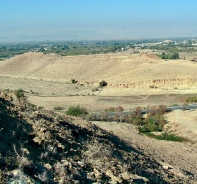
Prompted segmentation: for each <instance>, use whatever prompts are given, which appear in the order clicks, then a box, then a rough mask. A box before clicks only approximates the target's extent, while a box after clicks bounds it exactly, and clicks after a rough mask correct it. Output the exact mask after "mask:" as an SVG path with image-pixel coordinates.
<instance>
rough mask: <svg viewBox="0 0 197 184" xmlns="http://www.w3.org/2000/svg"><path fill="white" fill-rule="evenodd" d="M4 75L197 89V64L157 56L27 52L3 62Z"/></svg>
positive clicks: (121, 85) (2, 71) (136, 86)
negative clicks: (63, 55)
mask: <svg viewBox="0 0 197 184" xmlns="http://www.w3.org/2000/svg"><path fill="white" fill-rule="evenodd" d="M0 70H1V76H11V77H19V78H29V79H39V80H40V79H42V80H48V81H64V82H65V81H70V80H71V79H75V80H77V81H79V83H86V84H90V85H95V84H96V83H98V82H99V81H101V80H105V81H107V82H108V84H109V86H110V87H111V88H116V87H118V88H120V87H122V88H130V89H135V88H136V89H138V88H139V89H150V88H159V89H175V88H178V89H188V88H193V89H194V88H196V80H197V77H196V70H197V65H196V64H195V63H192V62H190V61H186V60H169V61H166V60H161V59H158V58H157V57H155V56H154V55H153V54H137V55H136V54H122V55H120V54H100V55H88V56H85V55H81V56H65V57H61V56H57V55H54V54H50V55H43V54H42V53H33V52H29V53H25V54H23V55H20V56H16V57H14V58H11V59H8V60H5V61H3V62H1V63H0Z"/></svg>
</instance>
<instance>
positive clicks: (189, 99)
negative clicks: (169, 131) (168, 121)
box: [186, 96, 197, 103]
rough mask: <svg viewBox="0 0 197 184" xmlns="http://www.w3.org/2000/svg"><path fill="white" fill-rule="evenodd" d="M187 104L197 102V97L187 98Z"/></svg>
mask: <svg viewBox="0 0 197 184" xmlns="http://www.w3.org/2000/svg"><path fill="white" fill-rule="evenodd" d="M186 102H191V103H192V102H197V96H191V97H187V98H186Z"/></svg>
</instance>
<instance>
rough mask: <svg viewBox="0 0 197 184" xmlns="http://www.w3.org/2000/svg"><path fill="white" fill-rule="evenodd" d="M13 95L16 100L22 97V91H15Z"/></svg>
mask: <svg viewBox="0 0 197 184" xmlns="http://www.w3.org/2000/svg"><path fill="white" fill-rule="evenodd" d="M14 94H15V95H16V97H17V98H21V97H24V90H23V89H18V90H15V91H14Z"/></svg>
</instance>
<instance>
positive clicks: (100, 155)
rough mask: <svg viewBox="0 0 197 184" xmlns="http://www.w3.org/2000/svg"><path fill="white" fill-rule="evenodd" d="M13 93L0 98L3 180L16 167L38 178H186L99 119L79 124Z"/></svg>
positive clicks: (75, 180) (58, 180) (132, 180)
mask: <svg viewBox="0 0 197 184" xmlns="http://www.w3.org/2000/svg"><path fill="white" fill-rule="evenodd" d="M11 97H12V94H3V93H1V98H0V122H1V123H0V140H1V143H3V144H1V145H0V153H1V155H0V171H1V172H0V174H1V180H2V181H4V182H6V181H7V182H11V183H12V182H13V181H14V180H13V178H14V177H15V176H14V174H13V173H14V172H12V171H13V170H14V169H17V170H18V173H22V174H21V175H22V176H24V177H23V178H24V180H26V181H27V180H32V181H38V183H39V182H40V183H62V184H63V183H86V184H87V183H94V182H97V183H158V182H160V183H173V182H174V183H181V182H182V180H183V178H177V177H176V176H175V175H173V174H172V173H170V172H169V171H168V170H166V169H164V168H163V167H162V165H160V164H159V163H157V162H156V161H155V160H153V159H152V158H151V157H147V156H145V155H144V154H143V153H142V152H140V151H139V150H136V149H135V148H133V147H132V146H129V145H128V144H127V143H126V142H124V141H122V140H121V139H120V138H119V137H116V136H115V135H113V134H111V133H108V132H106V131H104V130H103V129H101V128H99V127H98V126H96V125H93V124H90V125H89V126H87V127H81V126H77V125H74V124H72V118H70V117H66V116H60V115H57V114H55V113H54V112H52V111H49V110H44V109H38V108H37V107H36V106H33V105H32V104H28V103H27V102H26V101H25V100H24V99H23V100H20V99H19V101H18V103H17V104H14V103H12V102H13V101H12V100H11V99H12V98H11ZM28 178H29V179H28ZM16 179H17V181H19V180H20V178H16ZM184 180H185V182H186V183H189V181H187V180H186V179H184Z"/></svg>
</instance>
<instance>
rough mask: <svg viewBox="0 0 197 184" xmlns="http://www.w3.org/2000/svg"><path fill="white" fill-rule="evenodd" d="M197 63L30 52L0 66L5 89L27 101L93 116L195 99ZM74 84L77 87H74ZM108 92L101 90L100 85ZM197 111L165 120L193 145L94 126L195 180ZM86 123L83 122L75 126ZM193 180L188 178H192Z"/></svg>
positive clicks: (0, 84) (115, 125)
mask: <svg viewBox="0 0 197 184" xmlns="http://www.w3.org/2000/svg"><path fill="white" fill-rule="evenodd" d="M196 71H197V63H195V62H191V61H189V60H168V61H166V60H162V59H160V58H158V57H156V56H155V55H154V54H152V53H146V54H145V53H142V54H131V53H124V54H121V53H116V54H100V55H89V56H85V55H83V56H67V57H66V56H65V57H61V56H57V55H53V54H50V55H44V54H42V53H33V52H28V53H25V54H23V55H19V56H15V57H14V58H11V59H7V60H5V61H1V62H0V87H1V89H10V90H16V89H19V88H21V89H23V90H25V92H26V93H25V94H26V96H27V97H28V101H29V102H30V103H32V104H35V105H37V106H42V107H44V108H46V109H52V110H53V108H54V107H57V106H59V107H63V108H64V109H63V110H62V112H64V111H66V109H68V108H69V107H71V106H76V105H80V106H82V107H85V108H87V109H88V110H89V111H99V110H103V109H106V108H109V107H117V106H122V107H123V108H124V109H125V110H130V109H132V108H134V107H137V106H141V107H147V106H148V105H160V104H161V105H166V106H172V105H175V104H179V105H182V104H184V103H185V98H186V97H188V96H195V95H197V75H196ZM72 79H75V80H76V81H77V83H75V84H72V82H71V80H72ZM102 80H104V81H106V82H107V86H106V87H103V88H100V87H99V82H100V81H102ZM196 112H197V111H196V110H194V111H183V110H179V111H173V112H170V113H168V114H166V115H165V117H166V120H167V121H168V123H169V126H170V128H171V130H172V131H173V132H175V133H177V135H182V136H185V137H188V138H190V139H191V140H192V141H193V142H192V143H191V142H190V143H174V142H167V141H159V140H154V139H151V138H148V137H145V136H142V135H139V134H138V133H137V130H136V129H135V128H134V127H133V126H131V125H127V124H118V123H106V122H94V123H95V124H96V125H99V126H100V127H101V128H103V129H105V130H107V131H111V132H113V133H114V134H115V135H117V136H119V137H120V138H122V139H123V140H125V141H126V142H128V144H132V145H134V146H135V147H136V148H138V149H139V150H141V151H142V152H143V153H144V154H146V155H148V156H152V157H153V158H154V159H156V160H157V161H158V163H161V164H162V165H169V166H171V167H172V168H173V169H172V170H171V171H172V172H173V173H175V174H177V175H179V176H180V177H188V176H190V175H191V176H195V177H196V176H197V167H196V166H197V162H196V161H197V154H196V153H197V143H196V141H197V131H196V128H197V115H196V114H197V113H196ZM76 122H77V123H78V124H80V123H82V124H83V123H84V124H86V123H85V122H83V121H82V120H77V121H76ZM187 172H188V173H189V174H188V173H187Z"/></svg>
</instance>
